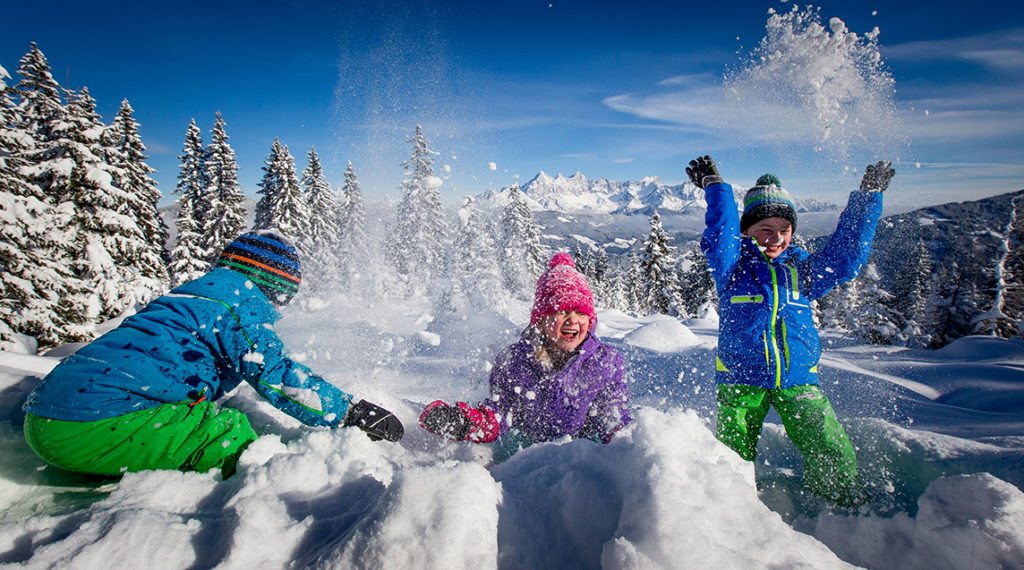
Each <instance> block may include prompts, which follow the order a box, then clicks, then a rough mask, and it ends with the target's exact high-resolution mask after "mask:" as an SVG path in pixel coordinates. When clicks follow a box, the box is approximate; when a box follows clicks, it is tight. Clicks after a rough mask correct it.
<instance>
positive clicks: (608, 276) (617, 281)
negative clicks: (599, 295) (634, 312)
mask: <svg viewBox="0 0 1024 570" xmlns="http://www.w3.org/2000/svg"><path fill="white" fill-rule="evenodd" d="M603 289H604V296H603V299H604V305H605V306H606V307H608V308H611V309H618V310H620V311H629V310H630V307H629V300H628V296H627V295H626V273H625V272H623V271H622V270H621V269H619V268H613V267H609V268H608V271H607V272H606V273H605V281H604V286H603Z"/></svg>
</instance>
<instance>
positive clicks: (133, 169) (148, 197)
mask: <svg viewBox="0 0 1024 570" xmlns="http://www.w3.org/2000/svg"><path fill="white" fill-rule="evenodd" d="M103 136H104V146H106V149H107V162H108V163H109V164H110V165H111V166H113V167H114V186H116V187H117V188H120V189H121V190H122V191H124V193H125V194H126V199H127V202H126V203H125V206H126V207H127V209H126V210H125V211H123V212H122V213H124V214H126V215H128V216H129V217H131V218H132V220H133V221H134V222H135V225H136V226H138V228H139V230H141V232H142V236H143V243H142V244H140V246H139V248H138V250H137V257H136V258H135V259H134V260H126V261H129V262H131V263H132V266H133V267H134V268H135V269H136V270H137V278H138V280H137V282H136V285H137V290H138V298H137V301H138V302H140V303H148V302H149V301H150V300H151V299H152V298H153V297H154V296H155V295H157V294H160V293H161V292H162V291H163V290H164V289H165V288H166V286H167V284H168V282H169V277H168V273H167V262H168V259H169V257H170V254H169V253H168V252H167V249H166V244H167V226H166V225H165V224H164V221H163V218H161V217H160V212H159V211H158V209H157V205H158V204H159V202H160V198H161V194H160V190H159V189H157V186H156V181H155V180H153V179H152V178H151V177H150V174H152V173H153V172H155V170H154V169H153V168H152V167H150V166H149V164H147V163H146V159H147V156H146V145H145V144H143V142H142V137H141V136H140V135H139V123H138V122H137V121H136V120H135V111H134V110H133V109H132V106H131V104H129V103H128V100H127V99H125V100H123V101H121V107H120V109H119V110H118V112H117V116H116V117H114V122H113V124H112V125H111V126H110V127H108V128H107V130H106V131H105V132H104V135H103ZM147 291H148V293H147Z"/></svg>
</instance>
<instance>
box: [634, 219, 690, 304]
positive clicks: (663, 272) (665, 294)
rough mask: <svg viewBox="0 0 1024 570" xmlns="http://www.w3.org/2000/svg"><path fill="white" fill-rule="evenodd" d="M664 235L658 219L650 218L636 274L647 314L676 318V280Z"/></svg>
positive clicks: (671, 252)
mask: <svg viewBox="0 0 1024 570" xmlns="http://www.w3.org/2000/svg"><path fill="white" fill-rule="evenodd" d="M668 242H669V237H668V234H667V233H665V230H664V229H663V228H662V227H661V216H659V215H658V213H657V212H654V214H652V215H651V230H650V232H648V234H647V239H646V240H645V241H644V247H643V253H642V254H641V257H640V273H641V275H642V278H643V288H642V292H643V297H644V298H643V300H642V301H643V303H644V304H646V305H647V310H650V311H656V312H658V313H664V314H677V313H678V312H679V306H680V304H681V302H680V299H679V276H678V274H677V273H676V259H675V256H674V255H673V252H674V251H675V247H673V246H671V245H669V243H668Z"/></svg>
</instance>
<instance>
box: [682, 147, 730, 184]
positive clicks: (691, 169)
mask: <svg viewBox="0 0 1024 570" xmlns="http://www.w3.org/2000/svg"><path fill="white" fill-rule="evenodd" d="M686 175H687V176H689V177H690V182H693V183H694V184H695V185H696V186H697V188H707V187H708V186H710V185H712V184H716V183H718V182H721V181H722V176H721V175H719V174H718V167H717V166H715V161H714V160H713V159H712V158H711V157H710V156H708V155H706V154H705V155H704V156H698V157H697V158H695V159H693V160H691V161H690V166H687V167H686Z"/></svg>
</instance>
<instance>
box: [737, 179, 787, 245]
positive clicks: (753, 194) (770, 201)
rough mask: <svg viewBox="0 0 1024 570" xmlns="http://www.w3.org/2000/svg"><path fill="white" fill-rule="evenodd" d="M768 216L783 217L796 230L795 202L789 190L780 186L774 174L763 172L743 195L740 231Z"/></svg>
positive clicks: (780, 183)
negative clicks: (754, 184)
mask: <svg viewBox="0 0 1024 570" xmlns="http://www.w3.org/2000/svg"><path fill="white" fill-rule="evenodd" d="M768 218H783V219H785V220H788V221H789V223H791V224H793V230H796V202H794V201H793V197H792V196H790V194H789V192H786V190H785V189H784V188H782V182H781V181H780V180H779V177H778V176H775V175H774V174H770V173H769V174H765V175H763V176H761V177H760V178H758V179H757V185H756V186H754V187H753V188H751V189H750V190H747V194H746V196H744V197H743V216H742V217H741V218H740V231H743V232H745V231H747V229H749V228H750V226H752V225H754V224H756V223H757V222H760V221H761V220H766V219H768Z"/></svg>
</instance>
